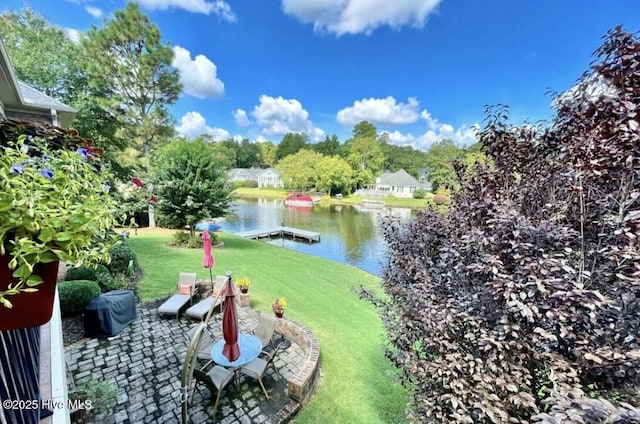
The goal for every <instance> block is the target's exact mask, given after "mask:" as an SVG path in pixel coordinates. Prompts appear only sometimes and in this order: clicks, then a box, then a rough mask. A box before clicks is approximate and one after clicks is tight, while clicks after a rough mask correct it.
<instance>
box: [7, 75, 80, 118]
mask: <svg viewBox="0 0 640 424" xmlns="http://www.w3.org/2000/svg"><path fill="white" fill-rule="evenodd" d="M18 87H19V88H20V93H21V94H22V100H23V101H24V103H25V104H29V105H31V106H36V107H44V108H48V109H55V110H58V111H64V112H74V113H75V112H76V110H75V109H74V108H72V107H71V106H67V105H65V104H64V103H62V102H61V101H59V100H56V99H54V98H53V97H50V96H47V95H46V94H44V93H41V92H40V91H38V90H36V89H35V88H33V87H31V86H30V85H28V84H25V83H24V82H22V81H18Z"/></svg>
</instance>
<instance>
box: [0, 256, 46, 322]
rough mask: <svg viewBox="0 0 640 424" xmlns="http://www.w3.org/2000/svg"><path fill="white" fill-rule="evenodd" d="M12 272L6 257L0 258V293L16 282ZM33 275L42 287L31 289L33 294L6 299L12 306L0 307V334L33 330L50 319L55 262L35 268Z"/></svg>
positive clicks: (20, 294)
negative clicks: (38, 279)
mask: <svg viewBox="0 0 640 424" xmlns="http://www.w3.org/2000/svg"><path fill="white" fill-rule="evenodd" d="M12 273H13V272H12V270H11V269H9V257H8V256H0V291H4V290H6V289H7V287H8V286H9V284H16V283H17V282H18V279H17V278H14V277H13V276H12V275H11V274H12ZM34 274H35V275H38V276H40V278H42V280H43V282H42V284H39V285H37V286H36V287H35V288H37V289H38V291H37V292H34V293H19V294H16V295H12V296H8V297H7V299H9V300H10V301H11V303H12V304H13V307H12V308H7V307H5V306H3V305H0V331H5V330H14V329H18V328H28V327H37V326H40V325H42V324H45V323H46V322H48V321H49V320H50V319H51V314H52V311H53V300H54V297H55V293H56V281H57V278H58V261H55V262H50V263H46V264H38V265H36V266H35V268H34Z"/></svg>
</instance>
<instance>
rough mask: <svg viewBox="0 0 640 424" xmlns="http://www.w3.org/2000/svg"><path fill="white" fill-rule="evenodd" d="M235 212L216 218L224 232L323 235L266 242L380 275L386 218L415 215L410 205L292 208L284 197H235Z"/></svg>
mask: <svg viewBox="0 0 640 424" xmlns="http://www.w3.org/2000/svg"><path fill="white" fill-rule="evenodd" d="M231 210H232V212H233V215H231V216H228V217H226V218H225V219H222V220H216V221H217V223H218V224H220V226H221V227H222V230H223V231H227V232H230V233H236V232H239V231H248V230H258V229H267V228H273V227H277V226H280V225H282V224H283V223H284V225H286V226H288V227H295V228H300V229H303V230H308V231H314V232H318V233H320V234H321V236H320V240H321V241H320V243H306V242H301V241H293V240H289V239H280V238H278V239H271V240H269V241H266V242H267V243H271V244H274V245H277V246H282V247H285V248H288V249H293V250H296V251H299V252H304V253H308V254H311V255H314V256H320V257H323V258H327V259H331V260H334V261H337V262H342V263H345V264H348V265H353V266H356V267H358V268H360V269H363V270H365V271H367V272H369V273H371V274H375V275H380V270H381V267H382V265H383V263H384V261H385V246H384V240H383V239H382V235H381V234H380V232H379V231H378V230H379V228H380V225H382V217H383V216H384V215H389V214H392V215H394V216H398V217H401V218H407V217H409V216H411V213H412V212H411V210H410V209H406V208H385V209H366V208H361V207H360V206H358V205H354V206H351V205H344V206H338V205H327V206H324V205H318V204H316V205H314V206H313V208H307V209H303V208H291V207H286V206H285V205H284V201H283V200H273V199H234V201H233V205H232V208H231Z"/></svg>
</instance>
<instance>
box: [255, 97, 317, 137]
mask: <svg viewBox="0 0 640 424" xmlns="http://www.w3.org/2000/svg"><path fill="white" fill-rule="evenodd" d="M251 114H252V115H253V117H254V118H255V119H256V123H257V124H258V125H259V126H260V127H261V128H262V132H263V133H264V134H265V135H284V134H286V133H289V132H303V133H305V134H307V135H308V136H309V137H310V138H311V139H312V140H319V139H320V138H322V136H323V135H324V131H322V130H321V129H320V128H316V127H315V126H314V125H313V123H312V122H311V121H310V120H309V113H308V112H307V111H306V110H304V109H303V107H302V104H300V102H299V101H298V100H296V99H284V98H282V97H271V96H267V95H264V94H263V95H262V96H260V104H259V105H257V106H255V107H254V108H253V112H251Z"/></svg>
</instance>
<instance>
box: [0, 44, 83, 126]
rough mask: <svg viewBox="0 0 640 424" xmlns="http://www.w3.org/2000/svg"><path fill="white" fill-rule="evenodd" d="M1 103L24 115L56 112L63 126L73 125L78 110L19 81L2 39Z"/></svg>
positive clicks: (0, 55)
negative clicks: (72, 121)
mask: <svg viewBox="0 0 640 424" xmlns="http://www.w3.org/2000/svg"><path fill="white" fill-rule="evenodd" d="M0 88H1V89H0V102H2V103H3V104H4V107H5V108H6V109H11V110H16V111H20V112H24V113H35V114H38V115H40V114H43V113H44V114H46V115H51V113H52V112H51V111H52V110H55V111H56V112H57V115H58V119H59V120H60V124H61V125H62V126H66V125H68V124H70V123H71V120H72V119H73V117H74V115H75V113H76V110H75V109H73V108H72V107H70V106H67V105H65V104H64V103H62V102H60V101H58V100H56V99H54V98H52V97H49V96H47V95H46V94H44V93H41V92H39V91H38V90H36V89H35V88H33V87H31V86H29V85H27V84H25V83H23V82H22V81H18V79H17V78H16V76H15V73H14V71H13V66H12V65H11V62H10V60H9V55H8V54H7V50H6V48H5V46H4V44H3V43H2V39H0Z"/></svg>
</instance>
